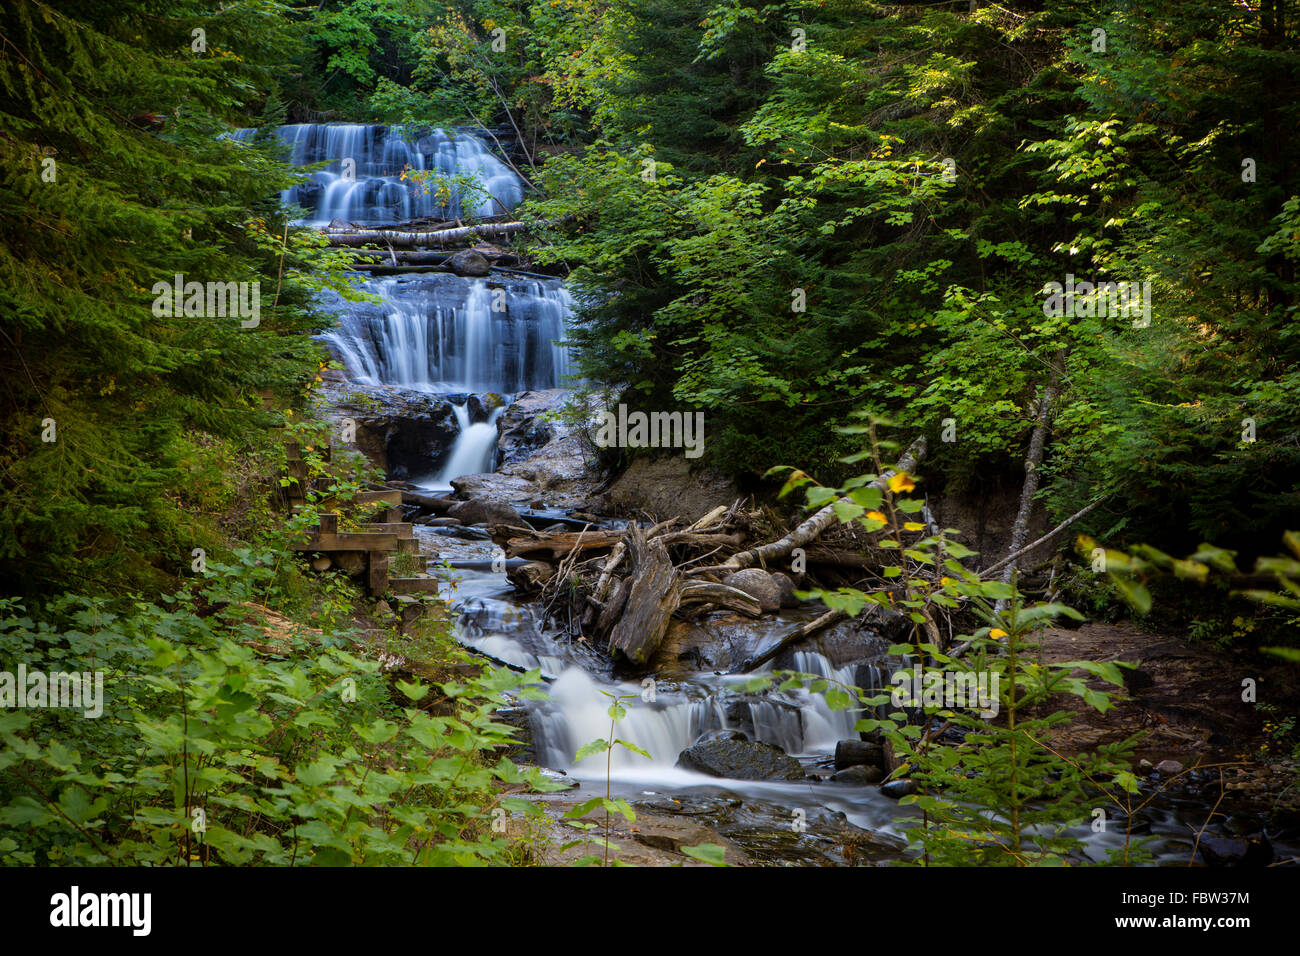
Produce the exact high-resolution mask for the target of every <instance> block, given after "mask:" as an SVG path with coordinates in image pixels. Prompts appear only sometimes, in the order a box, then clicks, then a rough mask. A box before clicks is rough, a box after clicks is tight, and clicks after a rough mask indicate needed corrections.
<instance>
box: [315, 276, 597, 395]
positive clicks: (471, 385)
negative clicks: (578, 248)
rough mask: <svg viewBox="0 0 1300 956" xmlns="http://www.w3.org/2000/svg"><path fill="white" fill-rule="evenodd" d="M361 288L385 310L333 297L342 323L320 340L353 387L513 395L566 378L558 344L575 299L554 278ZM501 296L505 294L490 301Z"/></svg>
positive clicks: (404, 279) (378, 283) (414, 279)
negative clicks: (392, 387) (346, 373)
mask: <svg viewBox="0 0 1300 956" xmlns="http://www.w3.org/2000/svg"><path fill="white" fill-rule="evenodd" d="M360 288H361V289H362V290H363V291H366V292H370V293H374V294H376V295H378V296H379V298H380V299H381V302H380V303H379V304H374V303H367V302H360V303H355V302H344V301H343V300H342V299H339V298H337V297H334V298H333V300H332V302H331V305H332V307H333V308H334V310H335V311H337V312H339V313H340V324H339V327H338V328H337V329H335V330H333V331H331V332H327V333H326V334H325V335H324V339H325V340H326V341H327V342H328V343H329V344H330V345H331V347H332V348H333V350H334V351H335V353H336V354H337V355H338V356H339V358H340V359H341V360H342V362H343V364H344V366H346V368H347V372H348V377H349V378H351V379H352V380H354V381H357V382H361V383H364V384H367V385H380V384H383V385H403V386H406V387H408V388H418V389H421V390H423V391H430V392H467V391H468V392H497V393H515V392H522V391H525V390H527V389H534V388H555V387H556V386H559V385H561V384H563V380H564V376H566V375H568V374H569V354H568V349H567V348H566V347H565V346H564V345H563V344H562V340H563V339H564V336H565V321H566V319H567V318H568V316H569V314H570V311H571V309H572V301H573V300H572V298H571V297H570V295H569V293H568V290H566V289H565V288H564V286H563V284H562V283H561V282H560V281H559V280H558V279H556V280H552V281H548V280H540V279H506V278H504V277H503V278H501V279H495V278H493V279H466V278H461V277H460V276H455V275H451V274H450V273H441V272H431V273H424V274H419V275H405V276H398V277H394V278H384V279H371V280H370V281H368V282H364V283H361V285H360ZM498 289H499V290H501V291H502V292H504V295H494V294H493V293H494V292H495V291H496V290H498ZM494 305H495V306H497V308H495V309H494V308H493V306H494Z"/></svg>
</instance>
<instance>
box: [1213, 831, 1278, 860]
mask: <svg viewBox="0 0 1300 956" xmlns="http://www.w3.org/2000/svg"><path fill="white" fill-rule="evenodd" d="M1196 849H1197V852H1199V853H1200V854H1201V859H1203V860H1204V861H1205V862H1206V864H1207V865H1209V866H1225V867H1244V868H1249V867H1257V866H1268V865H1269V864H1270V863H1272V862H1273V844H1271V843H1270V842H1269V841H1268V837H1266V836H1264V835H1263V834H1260V835H1258V836H1253V837H1246V838H1245V839H1225V838H1222V837H1213V836H1208V835H1203V836H1202V837H1201V840H1200V842H1199V843H1198V844H1197V848H1196Z"/></svg>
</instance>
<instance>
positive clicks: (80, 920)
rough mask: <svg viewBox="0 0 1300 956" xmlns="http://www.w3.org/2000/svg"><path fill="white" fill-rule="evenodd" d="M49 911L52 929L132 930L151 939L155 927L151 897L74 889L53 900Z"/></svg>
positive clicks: (56, 894) (148, 895)
mask: <svg viewBox="0 0 1300 956" xmlns="http://www.w3.org/2000/svg"><path fill="white" fill-rule="evenodd" d="M50 907H51V909H50V925H51V926H60V927H69V928H71V927H77V926H129V927H130V928H131V931H132V935H134V936H148V935H149V931H150V929H151V928H152V925H153V919H152V911H153V895H152V894H150V893H85V894H83V893H82V892H81V888H80V887H77V886H74V887H73V888H72V890H71V892H68V893H55V894H54V895H53V896H51V897H50Z"/></svg>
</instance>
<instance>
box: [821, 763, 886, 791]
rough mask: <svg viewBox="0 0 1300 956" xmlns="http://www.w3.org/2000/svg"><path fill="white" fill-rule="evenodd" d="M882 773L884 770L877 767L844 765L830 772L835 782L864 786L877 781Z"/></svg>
mask: <svg viewBox="0 0 1300 956" xmlns="http://www.w3.org/2000/svg"><path fill="white" fill-rule="evenodd" d="M884 775H885V772H884V771H883V770H881V769H880V768H879V767H845V768H844V769H843V770H837V771H835V772H834V773H833V774H831V779H832V780H834V781H835V782H836V783H857V784H862V785H864V786H865V785H866V784H869V783H879V782H880V779H881V778H882V777H883V776H884Z"/></svg>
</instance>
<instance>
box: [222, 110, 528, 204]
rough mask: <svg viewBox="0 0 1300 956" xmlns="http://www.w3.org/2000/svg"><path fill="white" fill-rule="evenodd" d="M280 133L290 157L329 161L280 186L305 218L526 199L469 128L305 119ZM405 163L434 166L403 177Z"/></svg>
mask: <svg viewBox="0 0 1300 956" xmlns="http://www.w3.org/2000/svg"><path fill="white" fill-rule="evenodd" d="M275 132H276V135H277V136H278V137H279V138H280V140H281V141H282V142H283V143H284V144H285V145H286V147H287V150H288V156H287V160H288V162H290V163H292V164H293V165H295V166H309V165H313V164H316V163H322V162H324V163H326V164H327V165H325V166H324V167H323V168H321V169H319V170H317V171H315V172H313V173H312V174H311V176H310V178H309V179H308V180H307V181H306V182H303V183H299V184H298V185H296V186H291V187H290V188H289V189H286V190H285V191H284V192H283V193H281V200H282V201H283V202H285V203H287V204H294V205H298V206H301V207H302V208H304V209H306V210H307V216H306V217H305V218H303V219H301V220H299V221H298V224H299V225H311V226H321V225H326V224H328V223H329V222H331V221H332V220H334V219H336V218H338V219H344V220H347V221H349V222H355V223H358V224H361V225H383V224H386V223H387V224H391V223H395V222H405V221H407V220H409V219H418V218H423V217H426V216H427V217H432V218H437V219H454V218H457V217H468V216H495V215H501V214H503V213H507V212H509V211H510V210H511V209H513V208H514V207H515V206H516V205H518V203H519V201H520V200H521V199H522V198H523V183H522V182H521V180H520V179H519V177H518V176H516V175H515V173H514V171H513V170H512V169H511V168H510V167H509V166H508V165H506V164H505V163H504V162H502V161H501V160H500V159H498V158H497V157H496V156H495V155H493V153H492V152H491V150H490V149H488V147H487V145H486V144H485V143H484V142H483V141H482V140H481V139H479V138H478V137H477V136H474V135H472V134H470V133H464V132H457V131H454V130H453V131H447V130H442V129H424V128H420V127H408V126H383V125H378V124H368V125H360V124H355V123H329V124H315V123H302V124H296V125H293V126H282V127H280V128H279V129H277V130H276V131H275ZM255 133H256V131H255V130H252V129H240V130H235V131H234V132H233V133H232V134H231V135H230V138H231V139H234V140H239V141H247V140H250V139H252V137H253V136H254V135H255ZM404 170H411V171H415V172H417V173H418V172H428V173H430V178H429V179H428V180H427V181H423V182H421V181H420V180H419V179H413V178H411V177H410V176H409V175H408V176H407V178H405V179H403V178H402V173H403V171H404Z"/></svg>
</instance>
